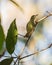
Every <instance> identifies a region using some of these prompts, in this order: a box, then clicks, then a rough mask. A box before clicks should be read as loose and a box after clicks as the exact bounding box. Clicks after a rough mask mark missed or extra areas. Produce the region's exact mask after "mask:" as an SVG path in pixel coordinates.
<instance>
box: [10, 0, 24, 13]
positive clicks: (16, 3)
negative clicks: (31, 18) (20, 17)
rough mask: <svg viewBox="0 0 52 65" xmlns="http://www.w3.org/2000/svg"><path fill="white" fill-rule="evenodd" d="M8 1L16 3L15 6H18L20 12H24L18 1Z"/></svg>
mask: <svg viewBox="0 0 52 65" xmlns="http://www.w3.org/2000/svg"><path fill="white" fill-rule="evenodd" d="M10 1H11V2H12V3H13V4H14V5H16V6H17V7H19V8H20V10H21V11H22V12H24V11H23V8H22V7H21V6H20V5H19V4H18V3H16V2H15V1H14V0H10Z"/></svg>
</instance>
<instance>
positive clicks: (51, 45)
mask: <svg viewBox="0 0 52 65" xmlns="http://www.w3.org/2000/svg"><path fill="white" fill-rule="evenodd" d="M51 47H52V44H50V45H49V46H48V47H47V48H45V49H42V50H40V51H37V52H35V53H32V54H30V55H27V56H24V57H22V58H20V60H21V59H24V58H27V57H29V56H32V55H35V54H37V53H40V52H42V51H45V50H47V49H48V48H51Z"/></svg>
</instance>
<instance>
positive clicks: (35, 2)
mask: <svg viewBox="0 0 52 65" xmlns="http://www.w3.org/2000/svg"><path fill="white" fill-rule="evenodd" d="M14 1H15V2H16V3H18V4H19V5H20V6H21V7H22V8H23V12H22V11H21V10H20V9H19V7H16V6H15V5H14V4H13V3H11V2H10V1H9V0H0V15H1V19H2V26H3V29H4V33H5V36H7V31H8V28H9V26H10V24H11V22H12V21H13V20H14V19H15V18H16V24H17V27H18V33H20V34H22V35H25V34H26V32H27V31H26V25H27V22H28V21H29V20H30V17H31V16H32V15H33V14H38V19H40V18H42V17H43V16H46V15H47V13H46V11H49V12H52V0H14ZM23 40H24V38H22V40H21V39H18V42H17V44H16V49H15V53H16V54H17V55H19V53H20V51H21V49H22V48H23V47H24V43H25V42H24V41H23ZM51 43H52V16H51V17H49V18H48V19H46V20H45V22H44V24H43V28H42V33H40V32H39V33H38V34H37V33H35V32H34V33H33V34H32V36H31V38H30V40H29V44H28V47H26V48H25V50H24V52H23V54H22V56H25V55H27V54H30V53H33V52H36V51H39V50H41V49H43V48H46V47H47V46H48V45H49V44H51ZM5 55H9V54H8V52H7V51H6V53H5ZM13 55H14V54H13ZM2 59H4V57H3V58H2ZM2 59H1V60H2ZM22 61H23V62H24V63H20V65H21V64H22V65H51V64H52V47H51V48H50V49H47V50H46V51H43V52H41V53H39V54H36V55H33V56H31V57H28V58H25V59H23V60H22Z"/></svg>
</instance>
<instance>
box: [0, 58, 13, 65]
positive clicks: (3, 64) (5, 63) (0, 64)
mask: <svg viewBox="0 0 52 65" xmlns="http://www.w3.org/2000/svg"><path fill="white" fill-rule="evenodd" d="M12 61H13V58H12V57H11V58H8V59H4V60H3V61H1V62H0V65H10V64H11V62H12Z"/></svg>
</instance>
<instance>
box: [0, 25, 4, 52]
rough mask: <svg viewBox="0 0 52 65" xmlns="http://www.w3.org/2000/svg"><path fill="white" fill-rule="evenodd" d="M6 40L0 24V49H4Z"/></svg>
mask: <svg viewBox="0 0 52 65" xmlns="http://www.w3.org/2000/svg"><path fill="white" fill-rule="evenodd" d="M4 40H5V35H4V31H3V28H2V25H1V24H0V51H1V50H2V47H3V43H4Z"/></svg>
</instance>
